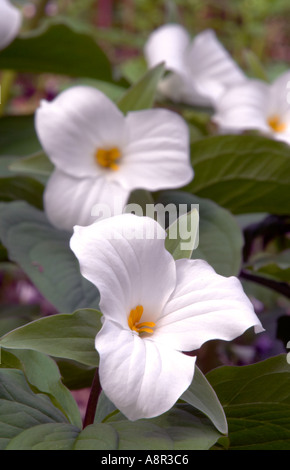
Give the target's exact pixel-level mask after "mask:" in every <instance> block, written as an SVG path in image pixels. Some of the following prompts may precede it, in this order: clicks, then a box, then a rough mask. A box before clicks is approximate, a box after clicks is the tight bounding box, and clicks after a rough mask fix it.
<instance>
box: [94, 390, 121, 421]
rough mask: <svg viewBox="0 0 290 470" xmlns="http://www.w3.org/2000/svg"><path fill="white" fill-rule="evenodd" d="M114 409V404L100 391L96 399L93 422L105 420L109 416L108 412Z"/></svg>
mask: <svg viewBox="0 0 290 470" xmlns="http://www.w3.org/2000/svg"><path fill="white" fill-rule="evenodd" d="M115 411H116V407H115V405H114V404H113V403H112V402H111V401H110V400H109V398H108V397H107V396H106V395H105V394H104V392H103V391H101V393H100V396H99V399H98V404H97V409H96V413H95V419H94V422H95V423H101V422H102V421H106V419H107V417H109V416H110V414H111V413H113V412H115Z"/></svg>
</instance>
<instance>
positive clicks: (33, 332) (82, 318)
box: [0, 309, 102, 366]
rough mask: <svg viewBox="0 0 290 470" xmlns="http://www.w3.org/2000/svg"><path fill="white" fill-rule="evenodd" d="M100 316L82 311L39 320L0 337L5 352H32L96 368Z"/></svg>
mask: <svg viewBox="0 0 290 470" xmlns="http://www.w3.org/2000/svg"><path fill="white" fill-rule="evenodd" d="M101 326H102V323H101V313H100V312H98V311H97V310H92V309H86V310H79V311H77V312H74V313H64V314H57V315H51V316H48V317H44V318H41V319H39V320H36V321H33V322H31V323H28V324H27V325H24V326H23V327H20V328H17V329H16V330H13V331H11V332H10V333H8V334H6V335H4V336H3V337H2V338H1V340H0V346H2V347H3V348H6V349H32V350H33V351H39V352H42V353H44V354H48V355H49V356H54V357H58V358H64V359H71V360H74V361H77V362H80V363H81V364H85V365H88V366H97V365H98V354H97V352H96V350H95V337H96V335H97V333H98V331H99V330H100V329H101Z"/></svg>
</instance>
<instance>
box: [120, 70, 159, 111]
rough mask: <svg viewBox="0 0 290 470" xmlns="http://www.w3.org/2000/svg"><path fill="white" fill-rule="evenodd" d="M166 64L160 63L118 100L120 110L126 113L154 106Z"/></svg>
mask: <svg viewBox="0 0 290 470" xmlns="http://www.w3.org/2000/svg"><path fill="white" fill-rule="evenodd" d="M164 70H165V69H164V64H159V65H157V66H156V67H154V68H153V69H151V70H149V71H148V72H146V74H145V75H144V76H143V77H142V78H141V79H140V80H139V81H138V82H137V83H135V84H134V85H132V86H131V88H129V90H128V91H126V93H125V94H124V96H122V98H121V99H120V100H119V101H118V106H119V108H120V110H121V111H122V112H123V113H124V114H126V113H127V112H129V111H139V110H141V109H149V108H152V106H153V104H154V100H155V95H156V92H157V86H158V83H159V81H160V79H161V77H162V75H163V74H164Z"/></svg>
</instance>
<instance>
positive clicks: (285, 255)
mask: <svg viewBox="0 0 290 470" xmlns="http://www.w3.org/2000/svg"><path fill="white" fill-rule="evenodd" d="M251 268H252V269H253V271H254V272H255V273H257V274H261V275H263V276H265V277H267V278H270V279H273V280H275V281H282V282H290V250H285V251H282V252H281V253H277V254H272V255H269V254H268V255H266V254H264V255H263V256H261V257H259V258H257V259H256V260H255V261H254V263H253V265H252V266H251Z"/></svg>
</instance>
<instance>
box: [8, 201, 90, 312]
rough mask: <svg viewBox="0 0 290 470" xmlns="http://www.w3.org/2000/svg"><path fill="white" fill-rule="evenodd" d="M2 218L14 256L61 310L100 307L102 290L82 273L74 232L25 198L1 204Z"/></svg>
mask: <svg viewBox="0 0 290 470" xmlns="http://www.w3.org/2000/svg"><path fill="white" fill-rule="evenodd" d="M0 219H1V225H0V239H1V241H2V243H3V245H4V246H5V247H6V248H7V250H8V253H9V257H10V259H11V260H13V261H15V262H16V263H17V264H18V265H19V266H20V267H21V268H22V269H23V271H24V272H25V273H26V274H27V275H28V276H29V277H30V279H31V281H32V282H33V284H34V285H35V286H36V287H37V288H38V289H39V291H40V292H41V293H42V294H43V296H44V297H46V299H47V300H48V301H49V302H50V303H51V304H53V305H54V306H55V307H56V309H57V310H59V311H62V312H72V311H75V310H77V309H78V308H98V302H99V293H98V290H97V288H96V287H95V286H93V285H92V284H91V283H90V282H88V281H87V280H86V279H84V278H83V277H82V276H81V274H80V268H79V263H78V261H77V259H76V257H75V256H74V254H73V252H72V251H71V249H70V247H69V239H70V236H71V234H70V233H67V232H64V231H59V230H57V229H56V228H54V227H52V226H51V225H50V224H49V222H48V221H47V219H46V217H45V214H44V213H43V212H40V211H38V210H36V209H35V208H33V207H31V206H29V205H28V204H26V203H24V202H21V201H16V202H12V203H6V204H5V203H2V204H0Z"/></svg>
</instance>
